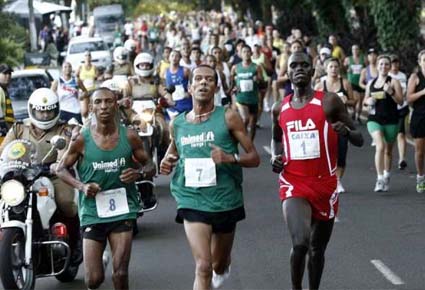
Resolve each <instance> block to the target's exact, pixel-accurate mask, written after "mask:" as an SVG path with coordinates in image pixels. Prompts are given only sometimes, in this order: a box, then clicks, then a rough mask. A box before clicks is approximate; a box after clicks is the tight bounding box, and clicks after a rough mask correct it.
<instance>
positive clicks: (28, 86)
mask: <svg viewBox="0 0 425 290" xmlns="http://www.w3.org/2000/svg"><path fill="white" fill-rule="evenodd" d="M52 81H53V77H52V75H51V73H50V72H49V71H48V70H47V69H24V70H18V71H14V72H13V73H12V78H11V81H10V84H9V87H8V92H9V95H10V99H11V100H12V107H13V112H14V114H15V119H17V120H19V119H25V118H27V117H28V108H27V103H28V98H29V97H30V95H31V94H32V92H33V91H35V90H36V89H39V88H50V84H51V82H52Z"/></svg>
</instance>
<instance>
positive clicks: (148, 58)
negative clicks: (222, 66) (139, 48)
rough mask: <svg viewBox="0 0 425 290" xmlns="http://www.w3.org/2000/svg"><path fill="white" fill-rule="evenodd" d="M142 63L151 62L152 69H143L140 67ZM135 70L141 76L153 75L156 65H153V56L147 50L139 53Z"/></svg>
mask: <svg viewBox="0 0 425 290" xmlns="http://www.w3.org/2000/svg"><path fill="white" fill-rule="evenodd" d="M142 63H149V64H150V69H141V68H139V65H140V64H142ZM133 65H134V71H135V73H136V74H137V75H139V76H141V77H148V76H151V75H152V73H153V71H154V67H153V56H152V55H150V54H149V53H147V52H142V53H139V54H138V55H137V56H136V58H135V59H134V64H133Z"/></svg>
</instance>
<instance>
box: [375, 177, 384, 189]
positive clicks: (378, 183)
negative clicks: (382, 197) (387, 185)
mask: <svg viewBox="0 0 425 290" xmlns="http://www.w3.org/2000/svg"><path fill="white" fill-rule="evenodd" d="M374 191H375V192H382V191H384V181H383V180H382V179H378V180H376V184H375V189H374Z"/></svg>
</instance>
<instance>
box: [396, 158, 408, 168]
mask: <svg viewBox="0 0 425 290" xmlns="http://www.w3.org/2000/svg"><path fill="white" fill-rule="evenodd" d="M406 167H407V162H406V161H404V160H401V161H400V162H399V163H398V169H400V170H404V169H406Z"/></svg>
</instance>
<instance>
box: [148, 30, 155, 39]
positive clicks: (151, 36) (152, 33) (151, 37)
mask: <svg viewBox="0 0 425 290" xmlns="http://www.w3.org/2000/svg"><path fill="white" fill-rule="evenodd" d="M149 38H150V39H156V32H155V31H151V32H150V33H149Z"/></svg>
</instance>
